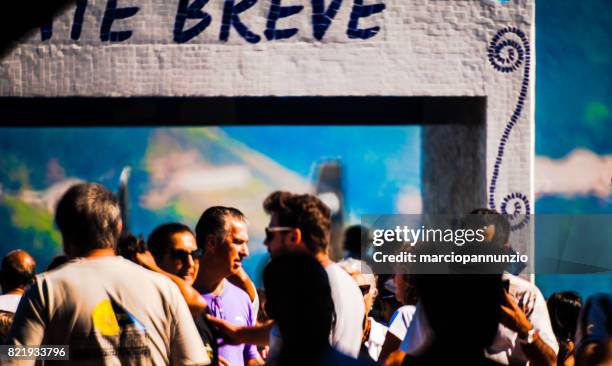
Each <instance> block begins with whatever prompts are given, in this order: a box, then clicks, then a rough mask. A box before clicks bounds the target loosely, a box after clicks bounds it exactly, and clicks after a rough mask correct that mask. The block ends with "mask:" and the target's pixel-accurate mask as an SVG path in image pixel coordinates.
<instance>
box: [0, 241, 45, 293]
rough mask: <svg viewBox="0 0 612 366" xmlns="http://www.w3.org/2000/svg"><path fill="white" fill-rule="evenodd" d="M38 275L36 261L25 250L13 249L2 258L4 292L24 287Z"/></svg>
mask: <svg viewBox="0 0 612 366" xmlns="http://www.w3.org/2000/svg"><path fill="white" fill-rule="evenodd" d="M34 276H36V261H35V260H34V258H32V256H30V254H28V253H27V252H26V251H24V250H19V249H17V250H12V251H10V252H9V253H8V254H7V255H6V256H5V257H4V258H3V259H2V268H0V278H2V291H3V292H4V293H6V292H8V291H12V290H14V289H16V288H24V287H26V286H27V285H28V283H30V281H32V280H33V279H34Z"/></svg>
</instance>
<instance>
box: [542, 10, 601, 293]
mask: <svg viewBox="0 0 612 366" xmlns="http://www.w3.org/2000/svg"><path fill="white" fill-rule="evenodd" d="M610 5H611V4H610V2H609V1H608V0H588V1H536V37H537V39H536V56H537V67H536V154H537V155H539V156H547V157H551V158H554V159H561V158H564V157H566V156H567V155H568V154H570V153H571V152H572V151H573V150H574V149H577V148H582V149H587V150H589V151H592V152H593V153H595V154H597V155H599V156H600V157H601V156H605V155H610V154H612V143H610V139H611V138H612V117H611V116H610V110H611V109H612V77H610V70H611V69H612V19H611V18H610V16H609V10H610V9H611V7H610ZM566 173H567V177H568V178H569V177H571V174H572V173H571V171H567V172H566ZM604 174H606V173H605V172H604ZM607 174H608V177H609V176H610V175H612V172H607ZM555 179H564V178H563V177H555ZM608 179H609V178H608ZM535 207H536V214H538V213H540V214H543V213H574V214H581V213H582V214H586V213H608V214H609V213H612V199H611V197H610V196H609V195H608V196H607V197H598V196H595V195H555V196H547V197H541V198H539V199H538V200H537V201H536V205H535ZM537 283H538V285H539V286H540V288H541V290H542V292H543V293H544V295H549V294H550V293H552V292H553V291H561V290H568V289H574V290H578V291H580V292H581V293H582V295H583V296H585V295H589V294H592V293H594V292H598V291H606V292H611V291H612V276H611V275H580V276H578V275H563V276H552V275H547V276H544V275H542V276H538V277H537Z"/></svg>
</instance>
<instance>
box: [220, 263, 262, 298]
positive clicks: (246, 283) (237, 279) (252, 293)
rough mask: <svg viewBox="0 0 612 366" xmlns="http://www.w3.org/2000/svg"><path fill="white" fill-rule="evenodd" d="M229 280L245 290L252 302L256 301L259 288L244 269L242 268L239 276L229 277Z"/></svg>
mask: <svg viewBox="0 0 612 366" xmlns="http://www.w3.org/2000/svg"><path fill="white" fill-rule="evenodd" d="M227 280H228V281H230V282H231V283H233V284H234V285H236V286H238V287H239V288H241V289H242V290H244V292H246V293H247V294H248V295H249V298H250V299H251V302H253V301H255V298H256V297H257V288H256V287H255V284H254V283H253V281H251V278H250V277H249V275H248V274H247V273H246V271H245V270H244V268H240V269H239V270H238V273H237V274H235V275H232V276H230V277H228V278H227Z"/></svg>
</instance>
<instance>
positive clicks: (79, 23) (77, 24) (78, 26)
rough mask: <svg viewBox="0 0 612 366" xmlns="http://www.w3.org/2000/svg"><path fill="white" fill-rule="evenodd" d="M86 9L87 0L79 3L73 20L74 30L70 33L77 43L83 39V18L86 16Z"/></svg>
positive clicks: (81, 0)
mask: <svg viewBox="0 0 612 366" xmlns="http://www.w3.org/2000/svg"><path fill="white" fill-rule="evenodd" d="M86 8H87V0H78V1H77V7H76V10H75V11H74V18H73V20H72V30H71V31H70V38H72V39H73V40H75V41H76V40H78V39H79V38H81V30H82V29H83V17H84V16H85V9H86Z"/></svg>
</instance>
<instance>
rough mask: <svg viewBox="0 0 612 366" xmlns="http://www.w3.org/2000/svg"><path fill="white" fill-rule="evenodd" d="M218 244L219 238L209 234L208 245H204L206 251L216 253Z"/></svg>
mask: <svg viewBox="0 0 612 366" xmlns="http://www.w3.org/2000/svg"><path fill="white" fill-rule="evenodd" d="M216 244H217V238H216V237H215V236H214V235H213V234H208V236H207V237H206V243H205V245H204V248H203V249H204V251H206V252H209V253H214V252H215V248H216V246H217V245H216Z"/></svg>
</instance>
